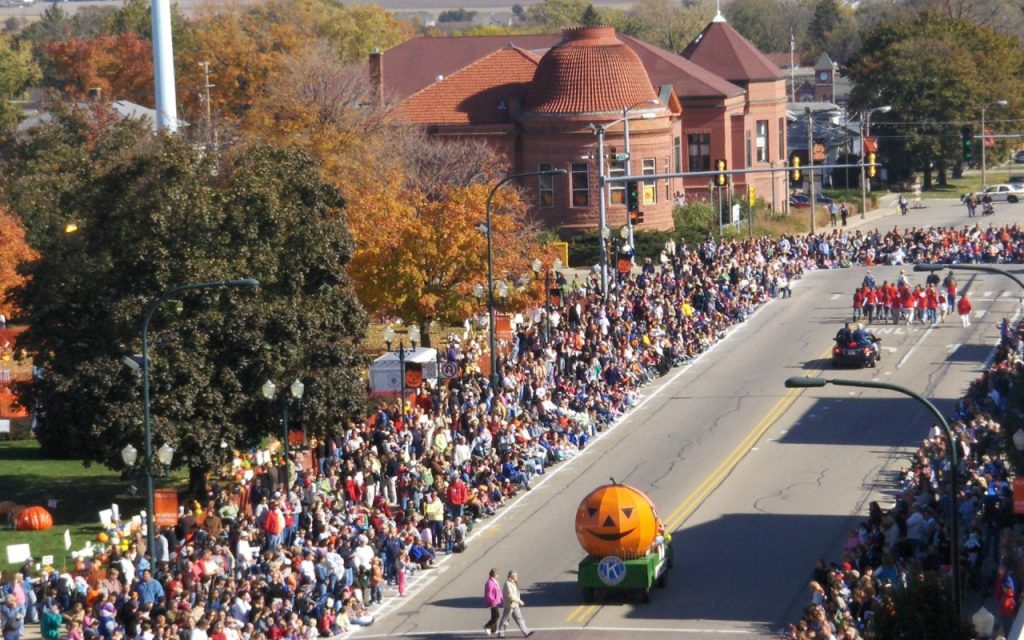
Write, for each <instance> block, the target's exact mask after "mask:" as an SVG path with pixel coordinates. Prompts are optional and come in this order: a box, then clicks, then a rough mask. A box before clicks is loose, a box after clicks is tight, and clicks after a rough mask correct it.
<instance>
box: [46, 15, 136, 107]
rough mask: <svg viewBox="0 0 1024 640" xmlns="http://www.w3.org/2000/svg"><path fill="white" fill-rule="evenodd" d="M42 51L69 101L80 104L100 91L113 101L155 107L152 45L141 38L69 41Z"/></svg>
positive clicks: (100, 38) (127, 35)
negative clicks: (82, 100)
mask: <svg viewBox="0 0 1024 640" xmlns="http://www.w3.org/2000/svg"><path fill="white" fill-rule="evenodd" d="M43 49H44V51H45V52H46V57H47V58H48V59H49V62H50V65H51V68H52V69H53V73H54V75H55V77H56V80H57V82H58V83H59V86H60V88H61V90H63V91H64V93H65V95H67V97H68V98H70V99H72V100H80V99H82V98H85V97H86V96H88V95H89V92H90V91H91V90H93V89H100V90H101V91H102V95H103V96H105V97H107V98H109V99H110V100H129V101H131V102H135V103H137V104H143V105H149V106H152V105H153V100H154V97H153V45H152V44H151V43H150V42H148V41H146V40H143V39H142V38H141V37H140V36H139V35H137V34H135V33H130V32H129V33H123V34H118V35H104V36H96V37H93V38H70V39H67V40H62V41H59V42H52V43H50V44H47V45H45V46H44V47H43Z"/></svg>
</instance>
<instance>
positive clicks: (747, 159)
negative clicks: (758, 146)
mask: <svg viewBox="0 0 1024 640" xmlns="http://www.w3.org/2000/svg"><path fill="white" fill-rule="evenodd" d="M746 146H747V152H746V153H745V154H744V156H745V157H744V158H743V164H744V165H745V166H746V167H747V168H748V169H749V168H750V161H751V160H752V159H753V158H754V155H753V154H752V153H751V152H750V130H749V129H747V145H746Z"/></svg>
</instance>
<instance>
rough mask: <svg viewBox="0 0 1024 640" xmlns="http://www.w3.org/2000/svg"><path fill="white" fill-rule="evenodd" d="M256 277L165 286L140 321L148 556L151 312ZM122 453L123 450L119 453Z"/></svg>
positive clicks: (151, 530) (151, 531) (151, 534)
mask: <svg viewBox="0 0 1024 640" xmlns="http://www.w3.org/2000/svg"><path fill="white" fill-rule="evenodd" d="M258 286H260V282H259V280H255V279H253V278H242V279H239V280H215V281H213V282H198V283H194V284H183V285H180V286H177V287H172V288H170V289H167V290H166V291H164V292H163V293H161V294H160V295H159V296H157V297H156V299H154V300H153V301H152V302H151V303H150V305H149V309H148V310H147V311H146V316H145V318H144V319H143V320H142V431H143V437H144V439H145V454H146V457H145V460H144V463H145V472H146V551H147V553H149V554H150V556H152V554H153V549H154V548H155V547H154V544H155V542H154V541H155V539H156V525H155V522H154V509H153V426H152V418H151V417H150V411H149V323H150V321H151V320H152V319H153V314H155V313H156V310H157V309H159V308H160V305H162V304H163V303H164V302H166V301H167V300H169V299H170V298H171V297H172V296H174V295H175V294H177V293H181V292H182V291H189V290H192V289H221V288H224V287H258ZM122 454H123V452H122Z"/></svg>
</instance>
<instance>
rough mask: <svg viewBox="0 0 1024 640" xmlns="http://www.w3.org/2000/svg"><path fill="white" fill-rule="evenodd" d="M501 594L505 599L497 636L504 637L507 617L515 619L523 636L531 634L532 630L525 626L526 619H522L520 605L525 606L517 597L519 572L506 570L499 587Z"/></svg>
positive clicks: (527, 636)
mask: <svg viewBox="0 0 1024 640" xmlns="http://www.w3.org/2000/svg"><path fill="white" fill-rule="evenodd" d="M501 595H502V597H503V598H504V599H505V609H504V611H502V613H501V622H500V623H499V624H498V637H499V638H504V637H505V629H506V628H507V627H508V621H509V618H511V619H512V620H515V622H516V626H518V627H519V630H520V631H522V632H523V637H524V638H529V637H530V636H532V635H533V632H532V631H530V629H529V628H528V627H527V626H526V621H525V620H523V612H522V607H524V606H525V603H524V602H523V600H522V598H520V597H519V574H518V573H516V572H515V570H514V569H513V570H512V571H509V572H508V578H507V579H506V580H505V585H504V586H503V587H502V588H501Z"/></svg>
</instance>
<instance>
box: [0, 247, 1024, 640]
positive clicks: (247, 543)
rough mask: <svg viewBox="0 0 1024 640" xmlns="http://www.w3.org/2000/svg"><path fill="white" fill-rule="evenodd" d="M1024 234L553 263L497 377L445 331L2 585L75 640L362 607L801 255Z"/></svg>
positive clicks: (841, 260) (892, 251)
mask: <svg viewBox="0 0 1024 640" xmlns="http://www.w3.org/2000/svg"><path fill="white" fill-rule="evenodd" d="M1004 236H1005V238H1004ZM1020 242H1021V239H1020V233H1019V231H1018V230H1017V229H1016V227H1013V228H1010V229H1004V230H1001V231H992V230H981V229H980V228H972V229H968V228H964V229H962V230H956V229H946V230H941V231H933V230H927V231H925V230H922V231H912V232H906V233H900V232H898V231H895V230H894V231H892V232H889V233H881V232H873V233H862V232H860V231H856V232H850V231H847V230H845V229H843V230H838V229H837V230H834V231H831V232H828V233H824V234H819V235H810V236H789V237H783V238H778V239H771V238H767V237H763V238H759V239H753V240H725V241H722V240H715V239H713V238H710V237H709V238H708V239H707V240H706V241H704V242H701V243H699V244H697V245H695V246H692V247H691V246H687V245H686V244H684V243H680V244H676V243H675V242H671V241H670V242H668V243H667V244H666V246H665V250H664V251H663V252H662V255H661V256H660V258H659V259H657V260H646V261H644V262H643V264H642V265H641V267H640V268H639V269H636V270H634V272H632V273H628V274H614V275H613V276H612V280H613V282H612V283H611V287H610V290H611V295H609V296H608V298H607V300H606V299H604V296H602V294H601V291H600V274H599V273H598V272H597V271H591V272H589V273H584V274H577V275H570V276H569V277H566V275H565V274H562V273H559V274H557V282H558V285H559V286H560V287H561V289H562V295H561V300H560V304H559V305H557V307H556V309H555V310H553V311H552V312H551V313H550V315H548V316H544V315H543V313H540V314H538V315H534V316H533V317H532V320H533V322H524V323H522V324H520V325H518V326H517V327H516V328H515V331H514V333H513V334H512V336H511V338H510V339H508V340H504V341H503V344H502V348H501V349H500V350H501V354H500V357H499V359H498V370H497V371H495V372H493V373H494V378H495V379H496V380H497V384H492V383H491V382H490V378H491V376H490V375H488V372H484V371H481V369H480V364H481V363H482V362H483V361H485V360H486V358H482V357H481V356H482V349H481V346H480V341H479V340H478V338H477V337H475V336H473V335H470V334H467V335H466V336H464V337H461V338H459V337H454V336H453V337H451V339H450V340H448V341H447V343H446V344H444V345H442V348H441V350H442V354H441V357H442V358H443V359H444V360H446V361H448V362H452V363H455V364H456V365H457V366H458V367H459V369H460V371H461V375H459V376H458V377H456V378H455V379H453V380H451V381H449V382H448V383H447V384H443V385H434V384H427V385H426V386H424V387H422V388H420V389H418V390H417V391H416V393H415V395H414V396H412V397H410V398H408V399H407V400H406V401H405V402H397V401H394V402H390V401H382V402H380V403H379V404H377V405H376V406H375V408H374V410H373V411H372V412H371V414H370V415H368V416H367V417H366V419H365V420H353V421H351V422H349V423H348V424H346V425H344V428H343V429H341V433H340V434H339V435H338V436H337V437H336V438H332V439H331V440H329V441H323V442H312V443H311V447H310V450H309V451H308V453H306V454H304V455H303V456H301V457H293V459H290V460H288V461H287V462H286V463H285V464H287V465H288V472H287V473H282V471H283V466H284V464H277V463H275V462H274V461H269V460H266V459H263V458H256V457H254V456H252V455H249V454H244V453H242V454H239V455H237V456H236V457H235V459H234V461H233V462H232V464H231V466H230V468H228V469H225V472H224V473H223V474H222V475H221V476H220V478H219V479H218V478H214V479H212V480H211V484H210V487H209V493H208V495H207V496H205V497H204V498H202V499H201V501H200V502H197V503H195V504H192V505H190V506H189V507H188V508H184V509H183V510H182V513H181V517H180V518H179V521H178V523H177V525H176V526H174V527H170V528H165V529H162V530H160V531H159V532H158V535H157V538H156V543H155V548H154V549H146V548H145V547H146V545H145V540H144V537H143V536H142V532H141V531H138V530H137V531H135V532H134V534H132V535H130V536H128V537H127V539H126V540H125V541H122V542H121V543H120V544H113V545H110V546H109V547H106V546H104V547H103V548H99V547H98V548H97V549H96V553H94V555H93V557H91V558H85V557H80V558H79V559H78V560H77V563H76V565H75V567H74V568H73V569H72V570H69V571H52V572H46V571H44V572H39V571H35V570H33V566H32V565H30V564H26V566H25V567H24V568H23V570H22V572H21V573H19V574H17V575H11V576H6V577H5V578H6V580H5V587H4V589H5V591H6V592H8V593H10V594H11V595H12V596H13V597H14V598H15V606H16V607H21V608H22V609H23V610H24V611H25V612H26V620H28V621H30V622H32V621H35V620H42V621H44V622H45V621H46V620H49V623H48V624H49V627H48V628H49V629H53V628H57V629H58V633H59V629H60V626H61V624H64V625H66V626H67V627H68V635H69V637H72V638H73V640H85V639H88V640H93V639H96V638H102V639H103V640H120V639H121V638H124V637H127V638H137V637H142V638H144V639H145V640H152V639H154V638H157V639H159V640H263V639H266V638H269V639H271V640H281V639H282V638H285V637H288V638H291V639H293V640H298V639H300V638H313V637H316V636H329V635H335V634H338V633H342V632H345V631H347V630H349V629H352V628H353V627H355V626H357V625H368V624H372V622H373V610H374V609H373V607H374V606H375V605H376V604H377V603H380V602H382V600H383V598H384V596H385V594H387V595H388V596H389V597H401V596H402V595H404V592H405V585H406V578H407V576H408V575H409V574H411V573H413V572H416V571H423V570H429V569H430V567H431V566H432V565H433V564H434V562H435V561H436V559H437V557H438V556H439V555H442V554H450V553H458V552H460V551H462V550H463V549H465V546H466V544H467V541H468V538H469V534H470V531H471V530H472V528H473V527H474V525H475V524H477V523H478V522H480V520H481V519H484V518H487V517H489V516H490V515H492V514H494V513H495V512H496V511H497V510H498V509H500V508H501V507H502V505H504V504H505V503H506V502H508V501H509V500H510V499H512V498H513V497H514V496H515V495H516V494H517V492H519V491H523V490H529V489H530V487H531V482H533V481H534V479H535V477H536V476H538V475H540V474H543V473H545V470H546V469H547V468H548V467H549V466H550V465H553V464H557V463H559V462H560V461H562V460H565V459H568V458H571V457H573V456H575V455H577V454H578V453H579V452H580V451H581V450H583V449H585V448H586V447H587V446H588V443H589V442H590V441H591V439H593V438H594V437H595V436H596V435H597V434H598V433H600V432H601V431H603V430H604V429H606V428H608V427H609V426H610V425H612V424H613V423H614V422H615V421H616V420H617V419H618V418H619V417H620V416H621V415H623V413H624V412H626V411H628V410H629V409H630V407H632V406H634V405H635V404H636V403H637V402H638V401H639V398H640V390H641V388H642V387H643V386H644V385H645V384H647V383H649V382H650V381H651V380H653V379H655V378H656V377H658V376H660V375H664V374H665V373H667V372H668V371H669V370H670V369H672V368H673V367H674V366H677V365H680V364H683V363H686V362H689V361H692V360H693V359H694V358H696V357H697V356H699V355H700V354H701V353H703V352H704V351H706V350H707V349H708V348H709V347H710V346H711V345H712V344H714V343H715V342H716V341H718V340H719V339H720V338H721V336H722V335H723V333H724V332H725V331H726V330H727V329H728V328H729V327H730V326H732V325H734V324H736V323H739V322H743V321H744V320H745V319H746V318H747V317H748V316H749V315H750V314H751V313H753V312H754V311H755V310H756V309H757V308H758V306H759V305H762V304H764V303H765V302H767V301H769V300H771V299H773V298H785V297H788V296H789V295H790V293H791V283H792V282H793V281H794V280H796V279H798V278H800V277H801V275H802V274H803V273H804V272H805V271H806V270H809V269H815V268H830V267H839V266H845V265H846V264H851V263H852V262H859V263H863V264H872V263H875V262H877V261H879V260H882V259H883V257H884V259H886V260H895V259H897V258H899V256H900V253H901V252H902V255H903V256H904V258H905V259H936V260H944V259H953V258H954V257H955V256H960V257H964V258H966V256H968V255H970V256H975V257H977V256H986V255H988V252H989V250H990V248H991V247H992V246H993V245H996V244H998V246H999V251H997V259H998V258H1000V257H1003V256H1006V257H1012V258H1014V259H1015V258H1016V257H1017V256H1018V254H1017V247H1018V246H1019V244H1020ZM970 424H974V418H971V419H970ZM986 424H987V423H986ZM977 432H978V430H977V429H975V431H974V433H977ZM934 446H936V447H940V446H941V445H940V444H935V445H934ZM284 477H287V478H291V479H292V481H293V482H292V483H291V486H287V487H286V486H284V485H283V483H282V481H281V480H282V478H284ZM926 506H931V505H922V508H923V507H926ZM901 548H904V547H901ZM906 548H909V547H906ZM913 551H914V553H925V554H927V553H928V548H927V547H926V546H922V547H921V548H915V549H913ZM938 553H939V554H940V555H941V551H938ZM933 555H934V554H933ZM867 557H869V558H870V557H871V556H867ZM925 557H928V556H927V555H926V556H925ZM826 582H827V580H826ZM850 601H851V602H853V599H852V598H851V599H850ZM54 616H58V617H59V618H60V620H59V621H56V622H55V620H56V619H55V618H54ZM72 632H73V633H72ZM8 640H13V639H8ZM47 640H51V639H49V638H47Z"/></svg>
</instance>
